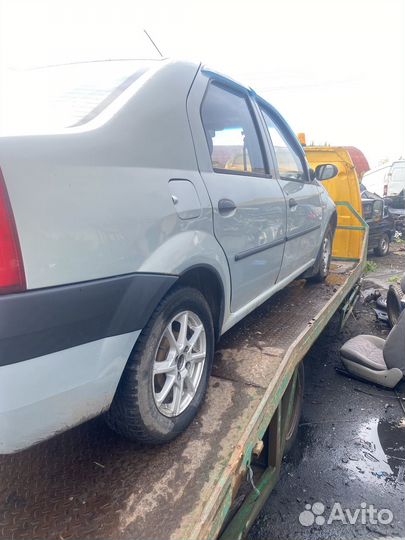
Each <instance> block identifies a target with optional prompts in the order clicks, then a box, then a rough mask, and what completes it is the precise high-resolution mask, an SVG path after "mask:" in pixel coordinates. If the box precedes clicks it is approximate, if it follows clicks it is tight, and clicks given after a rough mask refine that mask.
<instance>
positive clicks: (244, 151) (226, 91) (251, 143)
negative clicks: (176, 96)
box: [188, 73, 286, 311]
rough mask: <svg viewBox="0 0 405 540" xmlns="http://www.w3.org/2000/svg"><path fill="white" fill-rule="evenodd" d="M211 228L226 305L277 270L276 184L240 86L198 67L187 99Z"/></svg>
mask: <svg viewBox="0 0 405 540" xmlns="http://www.w3.org/2000/svg"><path fill="white" fill-rule="evenodd" d="M188 113H189V118H190V123H191V126H192V131H193V137H194V141H195V147H196V154H197V159H198V163H199V167H200V173H201V176H202V178H203V180H204V183H205V186H206V188H207V190H208V193H209V196H210V199H211V203H212V208H213V223H214V234H215V236H216V238H217V240H218V242H219V243H220V244H221V246H222V249H223V250H224V252H225V254H226V257H227V261H228V265H229V270H230V275H231V282H232V294H231V311H237V310H238V309H240V308H242V307H243V306H245V305H246V304H248V303H249V302H250V301H252V300H254V299H255V298H256V297H258V296H260V295H262V294H265V293H266V292H267V291H268V290H269V289H270V288H271V287H272V286H273V285H274V283H275V282H276V280H277V277H278V274H279V272H280V268H281V263H282V258H283V250H284V240H285V234H286V231H285V228H286V206H285V199H284V196H283V192H282V190H281V188H280V186H279V184H278V182H277V181H276V180H275V178H274V177H272V175H271V173H270V169H269V164H268V157H267V156H266V154H265V151H264V145H263V141H262V139H261V134H260V130H259V126H258V122H257V118H256V116H255V113H254V110H253V107H252V102H251V100H250V97H249V94H248V91H247V90H245V89H244V88H243V87H239V85H234V84H233V83H231V82H228V81H227V80H222V81H221V82H219V81H217V80H212V79H211V77H209V76H205V75H204V74H203V73H200V76H199V78H197V80H196V81H195V83H194V85H193V88H192V91H191V92H190V96H189V100H188Z"/></svg>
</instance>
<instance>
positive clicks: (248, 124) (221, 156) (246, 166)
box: [201, 84, 266, 174]
mask: <svg viewBox="0 0 405 540" xmlns="http://www.w3.org/2000/svg"><path fill="white" fill-rule="evenodd" d="M201 118H202V122H203V126H204V130H205V134H206V137H207V143H208V149H209V151H210V156H211V162H212V166H213V168H214V170H215V171H218V172H225V171H226V172H231V171H235V173H242V174H265V172H266V171H265V166H264V159H263V155H262V151H261V147H260V142H259V138H258V134H257V131H256V127H255V124H254V122H253V119H252V115H251V113H250V110H249V105H248V102H247V100H246V98H245V97H244V96H243V95H240V94H235V93H233V92H230V91H228V90H225V89H224V88H222V87H220V86H217V85H216V84H210V85H209V87H208V90H207V93H206V95H205V97H204V101H203V104H202V107H201Z"/></svg>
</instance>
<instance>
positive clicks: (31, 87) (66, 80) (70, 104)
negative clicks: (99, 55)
mask: <svg viewBox="0 0 405 540" xmlns="http://www.w3.org/2000/svg"><path fill="white" fill-rule="evenodd" d="M150 65H151V62H150V61H143V60H134V61H132V60H131V61H102V62H88V63H81V64H70V65H63V66H55V67H47V68H39V69H31V70H25V71H9V72H7V77H6V78H5V80H4V81H3V84H2V88H1V91H0V134H1V135H13V134H23V133H33V132H34V133H35V132H49V131H54V130H56V131H57V130H60V129H63V128H69V127H73V126H79V125H83V124H85V123H87V122H89V121H90V120H92V119H93V118H94V117H96V116H97V115H98V114H99V113H100V112H101V111H102V110H104V109H105V108H106V107H107V106H108V105H109V104H110V103H112V102H113V101H114V100H115V99H116V98H117V97H118V96H119V95H120V94H121V93H122V92H123V91H124V90H125V89H126V88H128V86H130V85H131V84H132V83H133V82H135V81H136V80H137V79H138V78H139V77H140V76H141V75H143V74H144V73H145V72H146V71H147V69H148V68H149V67H150Z"/></svg>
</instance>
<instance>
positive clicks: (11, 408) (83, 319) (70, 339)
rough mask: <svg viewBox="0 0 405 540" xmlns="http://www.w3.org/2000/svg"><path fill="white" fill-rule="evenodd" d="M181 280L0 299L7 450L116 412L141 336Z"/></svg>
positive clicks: (1, 425)
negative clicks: (120, 388) (113, 403)
mask: <svg viewBox="0 0 405 540" xmlns="http://www.w3.org/2000/svg"><path fill="white" fill-rule="evenodd" d="M176 279H177V277H176V276H172V275H163V274H130V275H125V276H118V277H114V278H109V279H102V280H97V281H91V282H85V283H78V284H73V285H66V286H62V287H52V288H49V289H38V290H35V291H28V292H26V293H20V294H10V295H5V296H2V297H0V453H9V452H15V451H17V450H21V449H23V448H26V447H28V446H30V445H32V444H35V443H36V442H38V441H41V440H43V439H46V438H49V437H51V436H52V435H54V434H55V433H58V432H60V431H64V430H66V429H68V428H69V427H71V426H74V425H76V424H79V423H81V422H83V421H85V420H86V419H88V418H91V417H93V416H96V415H97V414H99V413H100V412H102V411H103V410H106V409H108V407H109V406H110V404H111V401H112V399H113V397H114V393H115V390H116V388H117V385H118V382H119V380H120V377H121V374H122V371H123V369H124V367H125V364H126V362H127V360H128V357H129V355H130V353H131V350H132V349H133V347H134V345H135V342H136V340H137V338H138V335H139V334H140V331H141V330H142V328H143V327H144V326H145V324H146V322H147V321H148V319H149V317H150V315H151V314H152V312H153V310H154V309H155V308H156V306H157V304H158V303H159V302H160V300H161V299H162V298H163V296H164V295H165V294H166V292H167V291H168V290H169V288H170V287H171V286H172V285H173V284H174V283H175V282H176Z"/></svg>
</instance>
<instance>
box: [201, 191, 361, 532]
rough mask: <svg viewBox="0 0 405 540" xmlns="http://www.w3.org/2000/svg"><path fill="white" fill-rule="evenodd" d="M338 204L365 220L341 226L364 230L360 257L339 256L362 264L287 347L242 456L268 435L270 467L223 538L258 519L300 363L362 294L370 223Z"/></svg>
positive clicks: (247, 458)
mask: <svg viewBox="0 0 405 540" xmlns="http://www.w3.org/2000/svg"><path fill="white" fill-rule="evenodd" d="M335 204H336V206H345V207H347V208H348V209H349V210H350V211H351V212H352V213H353V215H354V216H355V217H356V218H357V219H358V221H359V222H360V224H361V225H360V226H359V227H355V228H353V227H349V226H339V227H338V228H339V229H347V230H360V231H364V237H363V244H362V250H361V256H360V258H359V259H354V260H353V259H349V258H342V259H338V260H344V261H353V262H357V263H358V265H357V267H356V268H355V270H354V271H353V272H352V273H351V274H350V276H349V277H348V279H347V281H346V283H345V284H344V286H343V287H342V289H341V290H340V291H338V292H337V294H336V295H335V296H334V297H333V298H332V299H331V300H330V301H329V302H328V304H327V305H326V306H325V307H324V308H323V309H322V310H321V312H320V313H319V314H318V316H317V318H316V320H315V321H314V323H313V325H312V327H311V330H310V331H308V332H307V335H305V336H300V338H299V339H298V340H296V342H295V343H293V344H292V345H291V347H290V348H289V350H288V351H287V355H286V356H288V357H289V358H288V365H287V366H286V369H285V370H284V371H283V373H281V374H280V379H279V381H278V383H277V384H275V387H274V388H273V389H272V390H273V394H272V395H271V391H270V390H271V389H268V390H267V391H266V394H265V396H264V397H263V400H262V404H261V406H259V408H258V410H257V411H256V413H255V418H253V419H252V422H251V424H253V425H251V427H250V435H249V441H246V442H247V444H246V447H245V448H246V450H245V454H244V456H243V459H242V466H244V467H245V470H246V468H247V467H249V466H250V463H251V460H252V450H253V448H254V445H255V441H257V440H259V439H262V440H263V439H264V438H267V441H265V442H267V445H265V448H267V449H268V454H267V467H266V469H265V470H264V472H263V473H262V475H261V477H260V479H259V481H258V483H257V485H256V488H257V489H256V490H252V491H251V492H250V493H249V495H248V496H247V497H246V498H245V500H244V502H243V503H242V505H241V507H240V508H239V510H238V511H237V512H236V514H235V515H234V516H233V517H232V518H231V519H230V521H229V522H228V523H227V524H226V526H225V528H224V529H223V530H222V533H221V534H220V536H219V538H220V540H241V539H242V538H244V537H245V536H246V534H247V533H248V531H249V529H250V527H251V526H252V525H253V523H254V520H255V519H256V517H257V515H258V514H259V512H260V510H261V508H262V507H263V505H264V503H265V502H266V500H267V498H268V497H269V495H270V493H271V492H272V490H273V488H274V486H275V485H276V483H277V481H278V478H279V475H280V468H281V461H282V457H283V453H284V445H285V435H286V430H287V426H288V425H289V421H290V418H291V414H292V413H293V404H294V394H295V389H296V385H297V376H298V368H299V363H300V361H301V360H302V359H303V357H304V356H305V354H306V352H307V351H308V350H309V348H310V347H311V345H312V344H313V343H314V342H315V340H316V339H317V338H318V336H319V335H320V334H321V332H322V330H323V329H324V328H325V326H326V324H327V323H328V322H329V320H330V319H331V317H332V316H333V314H334V313H335V312H336V311H337V310H338V309H339V307H340V306H341V305H342V303H343V302H344V305H343V308H342V314H341V328H342V327H343V325H344V323H345V322H346V320H347V318H348V317H349V315H350V313H351V311H352V309H353V306H354V304H355V302H356V300H357V298H358V294H359V290H360V288H359V281H360V278H361V274H362V271H363V268H364V266H365V263H366V255H367V245H368V225H367V223H366V222H365V221H364V219H363V218H362V216H361V215H360V214H359V213H358V212H356V210H355V209H354V208H353V206H352V205H351V204H350V203H348V202H344V201H342V202H337V203H335ZM334 260H336V258H334ZM288 389H290V391H288ZM286 399H287V400H288V407H287V411H286V413H285V414H283V402H284V403H285V400H286ZM283 400H284V401H283ZM269 418H270V420H269ZM229 488H230V489H231V486H229ZM226 495H227V496H226V497H225V500H226V503H225V504H224V505H223V507H222V508H221V509H219V512H218V514H219V516H221V518H219V519H220V523H219V522H218V521H217V522H216V524H215V523H214V524H213V527H212V528H211V532H212V533H213V535H212V536H211V537H217V536H218V534H219V533H220V529H221V527H222V524H223V523H224V520H225V518H226V515H227V513H228V511H229V510H230V506H231V504H232V496H229V495H230V491H228V492H227V494H226ZM221 506H222V505H221ZM217 518H218V515H217ZM215 521H216V520H215ZM215 531H216V532H215Z"/></svg>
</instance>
